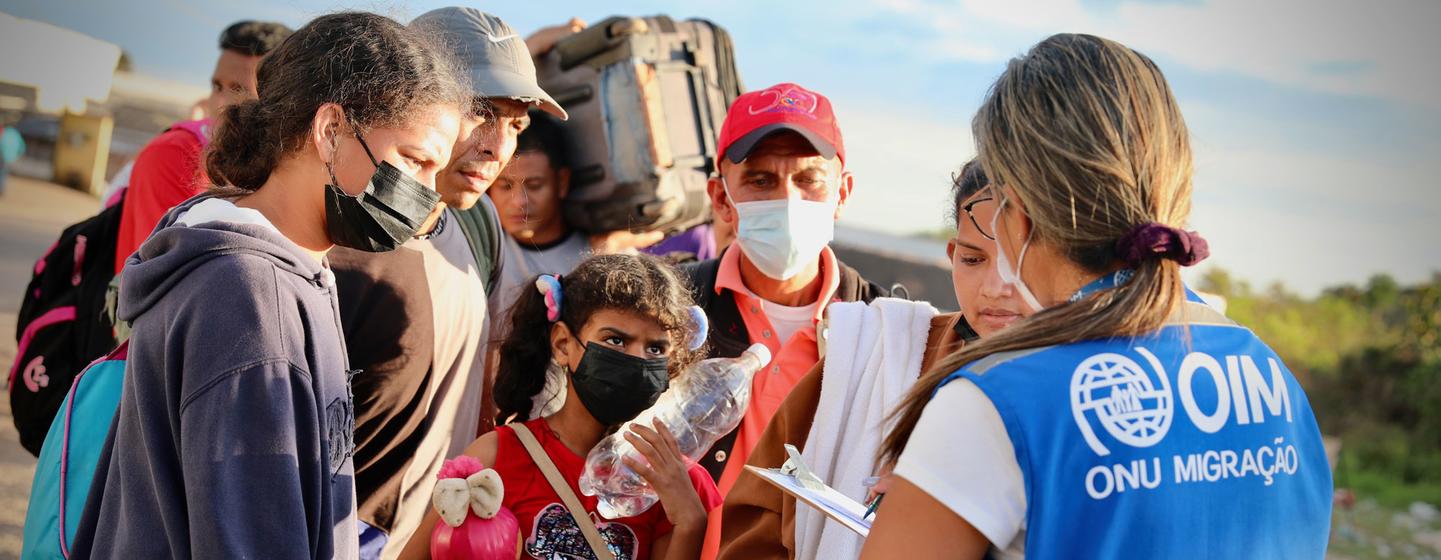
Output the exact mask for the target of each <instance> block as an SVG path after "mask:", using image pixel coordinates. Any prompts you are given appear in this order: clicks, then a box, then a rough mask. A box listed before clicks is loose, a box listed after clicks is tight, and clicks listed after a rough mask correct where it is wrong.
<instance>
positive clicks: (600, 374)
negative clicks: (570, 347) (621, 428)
mask: <svg viewBox="0 0 1441 560" xmlns="http://www.w3.org/2000/svg"><path fill="white" fill-rule="evenodd" d="M669 361H670V360H669V359H667V358H655V359H650V360H647V359H645V358H637V357H635V356H632V355H630V354H626V353H625V352H620V351H616V350H612V349H610V348H606V347H604V346H601V345H599V344H596V343H594V342H592V343H589V344H586V345H585V354H584V355H582V356H581V357H580V366H579V367H577V368H575V373H573V374H571V377H570V382H571V386H573V387H575V394H576V396H578V397H580V404H582V405H585V409H586V410H588V411H590V415H591V416H594V417H595V419H596V421H598V422H600V423H601V424H604V425H606V426H615V425H619V424H620V423H622V422H625V421H627V420H630V419H632V418H635V417H636V416H637V415H639V414H640V413H641V412H643V411H645V409H647V408H650V406H651V405H653V404H655V401H656V399H659V398H660V394H661V393H664V392H665V390H666V388H667V387H670V374H669V372H668V371H667V369H666V366H667V365H668V363H669Z"/></svg>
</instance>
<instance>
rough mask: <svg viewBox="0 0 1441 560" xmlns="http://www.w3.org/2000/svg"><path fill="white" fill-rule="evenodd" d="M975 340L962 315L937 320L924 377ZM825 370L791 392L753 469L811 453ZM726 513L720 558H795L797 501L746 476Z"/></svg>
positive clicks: (819, 367)
mask: <svg viewBox="0 0 1441 560" xmlns="http://www.w3.org/2000/svg"><path fill="white" fill-rule="evenodd" d="M972 334H973V333H972V332H971V331H970V327H969V326H967V325H966V324H965V319H964V318H962V316H961V314H960V313H947V314H944V315H937V316H935V317H933V318H932V319H931V328H930V332H929V334H928V336H927V338H926V352H925V355H924V356H923V357H922V358H921V371H922V372H924V371H927V370H929V369H930V368H931V367H932V366H934V365H935V364H936V362H938V361H940V359H941V358H944V357H945V356H947V355H949V354H951V353H952V352H955V351H956V350H959V349H960V348H961V346H962V344H964V338H963V336H971V335H972ZM824 369H825V362H824V361H822V362H821V363H818V364H816V366H815V367H814V368H812V369H811V371H810V372H809V373H807V374H806V375H805V377H802V378H801V380H800V382H799V383H797V384H796V386H795V388H793V389H791V392H790V395H788V396H787V397H786V400H785V401H784V402H783V403H781V407H780V409H779V410H778V411H776V414H775V416H774V417H772V418H771V421H770V423H769V424H767V425H766V429H765V432H764V433H763V434H762V435H761V438H760V440H758V441H757V442H756V446H755V448H754V449H753V450H751V455H750V457H749V458H748V459H747V460H746V464H747V465H755V466H757V467H762V468H779V467H780V466H781V464H782V463H785V461H786V453H785V447H784V445H785V444H786V443H790V444H792V445H795V446H796V448H797V449H804V448H805V444H806V438H808V437H809V436H810V431H811V421H812V419H814V418H815V415H816V406H817V405H818V404H819V403H820V398H821V375H822V372H823V371H824ZM721 508H722V510H721V518H722V519H724V523H722V524H721V538H720V549H719V553H718V554H717V556H716V558H718V559H720V560H733V559H745V560H751V559H761V558H766V559H787V560H788V559H790V558H794V557H795V544H796V543H795V537H796V531H795V514H796V499H795V498H794V497H793V496H790V495H788V494H786V493H784V492H782V491H781V490H780V489H779V488H776V487H775V485H772V484H771V483H769V482H766V481H764V480H761V479H760V477H757V476H755V475H754V474H751V473H750V472H749V471H745V472H742V474H741V476H740V478H738V479H736V483H735V486H733V487H731V491H730V493H729V494H726V497H725V504H724V505H722V506H721Z"/></svg>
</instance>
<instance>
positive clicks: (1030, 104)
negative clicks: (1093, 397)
mask: <svg viewBox="0 0 1441 560" xmlns="http://www.w3.org/2000/svg"><path fill="white" fill-rule="evenodd" d="M972 129H973V132H974V134H975V137H976V146H977V148H978V152H979V155H980V157H979V159H980V161H981V165H982V167H983V168H984V170H985V174H986V176H987V177H988V178H989V179H990V180H991V182H992V183H993V184H995V185H998V186H1008V187H1010V188H1008V189H1000V188H998V189H996V192H997V193H998V196H1009V195H1008V194H1005V193H1007V192H1010V193H1014V196H1016V197H1018V198H1019V199H1020V201H1021V202H1022V204H1021V205H1018V206H1024V208H1025V211H1026V214H1027V215H1028V216H1029V217H1030V219H1031V227H1032V228H1033V229H1032V235H1033V241H1032V243H1035V244H1047V245H1049V246H1050V247H1052V248H1055V249H1058V250H1059V252H1060V253H1061V254H1063V255H1065V256H1066V257H1067V258H1068V259H1069V260H1070V261H1071V262H1072V263H1073V264H1075V265H1076V266H1078V267H1079V268H1081V269H1083V270H1085V271H1087V272H1089V273H1091V274H1095V275H1100V274H1104V273H1106V272H1108V271H1111V270H1116V269H1119V268H1130V269H1132V270H1134V271H1135V274H1134V275H1133V276H1132V277H1131V279H1130V280H1129V281H1128V282H1125V283H1123V284H1121V285H1119V286H1117V287H1115V288H1112V289H1108V290H1101V291H1099V292H1096V293H1094V294H1091V295H1089V296H1087V297H1085V298H1083V299H1081V300H1080V301H1076V302H1071V303H1066V304H1062V305H1059V306H1056V307H1052V308H1048V309H1044V310H1042V311H1040V312H1038V313H1036V314H1035V315H1032V316H1031V317H1030V318H1028V319H1026V320H1024V321H1022V322H1020V323H1017V324H1016V325H1015V326H1014V327H1011V328H1010V329H1007V330H1004V331H1001V332H1000V333H997V334H995V335H993V336H990V337H988V338H985V339H982V340H981V341H980V342H978V343H976V344H970V345H966V347H964V348H962V349H961V350H960V351H958V352H956V353H955V354H953V355H951V356H948V357H946V358H945V359H943V360H941V362H940V363H939V364H937V365H936V366H935V368H934V369H932V370H931V371H928V372H926V373H925V374H923V375H922V376H921V378H920V380H919V381H917V383H916V385H915V386H914V388H912V390H911V391H910V393H909V394H907V395H906V397H905V399H904V400H903V401H902V403H901V404H900V406H899V407H898V408H897V409H896V410H895V411H894V412H893V413H892V415H891V418H890V419H891V421H892V422H893V428H892V429H891V430H890V431H889V432H888V433H887V434H886V438H885V441H884V442H883V443H882V445H881V449H880V454H879V457H878V460H879V461H880V462H882V463H888V462H892V461H895V460H896V459H898V458H899V457H900V454H901V452H902V451H903V450H904V449H905V446H906V442H907V441H908V440H909V439H910V436H911V433H912V431H914V430H915V427H916V423H917V422H918V421H919V420H920V418H921V412H922V410H923V409H924V408H925V407H926V404H927V403H928V402H930V400H931V397H932V396H933V395H934V394H935V392H936V390H937V389H938V388H939V387H940V386H941V383H942V381H944V380H945V378H946V377H947V376H949V375H950V374H951V373H953V372H955V371H957V370H959V369H961V368H963V367H966V366H967V365H969V364H972V363H974V362H976V361H977V360H980V359H982V358H985V357H987V356H992V355H995V354H999V353H1002V352H1011V351H1016V350H1026V349H1032V348H1041V347H1046V346H1053V345H1062V344H1071V343H1076V342H1081V341H1086V340H1097V339H1106V338H1115V337H1131V336H1139V335H1144V334H1148V333H1152V332H1155V331H1156V330H1158V329H1160V328H1161V327H1162V326H1163V325H1164V324H1165V323H1166V321H1167V320H1168V319H1169V318H1170V316H1171V314H1172V313H1173V312H1174V311H1175V310H1177V309H1178V308H1180V307H1181V305H1182V303H1184V301H1185V288H1184V285H1183V284H1182V282H1181V264H1182V263H1185V264H1194V263H1195V262H1198V261H1199V260H1200V259H1201V258H1204V257H1205V252H1206V247H1205V243H1204V241H1202V240H1200V238H1199V236H1195V235H1194V234H1192V233H1189V232H1184V231H1181V230H1180V228H1181V226H1183V225H1184V223H1185V221H1186V219H1187V218H1188V217H1189V215H1190V210H1191V171H1192V163H1191V147H1190V140H1189V136H1188V133H1187V131H1186V123H1185V120H1184V119H1183V118H1182V117H1181V112H1180V108H1179V106H1178V105H1177V103H1176V100H1175V97H1174V96H1173V95H1172V94H1171V90H1170V87H1169V86H1168V85H1167V84H1166V80H1165V77H1164V76H1162V75H1161V71H1160V69H1159V68H1157V67H1156V65H1155V63H1153V62H1152V61H1151V60H1150V59H1148V58H1146V57H1145V55H1142V54H1141V53H1138V52H1136V51H1134V50H1131V49H1130V48H1127V47H1126V46H1125V45H1121V44H1119V43H1116V42H1114V41H1109V40H1106V39H1102V38H1099V37H1094V36H1090V35H1070V34H1062V35H1055V36H1052V37H1049V38H1047V39H1046V40H1044V41H1041V43H1039V44H1037V45H1036V46H1035V47H1033V48H1032V49H1031V51H1030V52H1028V53H1027V54H1026V55H1024V56H1021V57H1019V58H1016V59H1014V60H1012V61H1011V62H1010V63H1009V65H1008V66H1007V68H1006V71H1005V72H1004V73H1002V74H1001V76H1000V78H998V79H997V80H996V83H995V84H994V85H993V86H992V87H991V91H990V93H989V94H988V95H987V98H986V101H985V102H984V103H983V104H982V105H981V108H980V110H979V111H977V113H976V117H975V119H974V120H973V121H972Z"/></svg>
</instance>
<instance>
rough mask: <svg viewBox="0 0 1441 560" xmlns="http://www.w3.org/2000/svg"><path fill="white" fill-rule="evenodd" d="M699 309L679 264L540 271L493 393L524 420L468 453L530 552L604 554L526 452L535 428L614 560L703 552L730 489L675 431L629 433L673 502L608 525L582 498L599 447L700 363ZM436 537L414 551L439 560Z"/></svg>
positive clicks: (606, 259) (513, 418)
mask: <svg viewBox="0 0 1441 560" xmlns="http://www.w3.org/2000/svg"><path fill="white" fill-rule="evenodd" d="M690 306H691V299H690V295H689V292H688V291H687V289H686V288H685V287H684V285H683V284H682V283H681V281H680V280H679V279H678V278H677V276H676V272H675V271H674V270H673V269H671V268H670V267H669V266H668V265H665V264H663V263H661V262H660V261H658V260H656V259H655V258H652V257H647V256H637V255H603V256H595V257H591V258H589V259H587V260H585V261H584V262H582V263H581V264H580V265H579V266H577V267H576V269H575V270H574V271H573V272H571V273H570V274H568V275H566V276H565V277H564V278H555V277H551V276H542V277H540V278H539V279H537V286H536V289H534V290H525V291H524V293H523V294H522V295H521V298H520V300H519V301H518V302H517V303H516V305H515V307H514V308H513V310H512V312H511V323H512V329H511V331H510V335H509V338H507V339H506V341H505V343H504V344H503V345H502V347H501V359H500V371H499V375H498V377H497V379H496V382H495V390H494V395H495V399H496V404H497V405H498V407H499V409H500V411H501V417H500V418H499V419H498V420H497V423H504V422H506V421H510V422H512V423H511V424H510V425H506V426H501V427H499V428H497V429H496V430H495V431H493V432H490V433H488V434H485V435H483V436H481V437H480V438H479V439H477V440H476V441H475V442H474V443H472V444H471V445H470V447H469V448H467V449H466V451H465V454H466V455H470V456H472V457H476V458H478V459H480V461H481V463H483V464H484V465H486V466H487V467H491V468H494V469H495V470H496V471H497V472H498V473H499V474H500V477H501V479H502V480H503V481H504V482H505V499H504V504H503V505H504V506H505V507H506V508H508V509H510V510H511V511H512V512H513V513H514V514H515V515H516V517H517V518H518V520H519V521H520V526H521V531H522V535H521V536H522V540H523V545H522V546H523V548H524V550H525V552H526V553H527V554H528V555H529V556H527V557H534V558H552V557H566V558H572V557H574V558H589V557H591V556H592V554H593V552H592V545H591V544H590V543H589V542H588V541H587V539H586V537H585V536H584V534H583V530H582V528H581V526H580V524H578V523H577V522H576V516H574V515H572V513H571V511H570V509H568V507H567V505H566V504H565V502H566V499H565V497H564V496H562V492H560V491H557V488H556V487H555V486H553V485H552V484H551V483H550V482H548V480H547V478H546V476H545V474H544V470H545V467H541V466H538V464H537V460H535V459H533V458H532V455H531V453H530V452H529V451H527V449H526V443H525V442H524V438H526V437H527V434H530V436H531V437H534V438H535V443H537V444H538V448H539V450H541V452H542V453H543V454H544V462H549V463H552V464H553V465H554V467H555V469H556V471H557V472H558V474H559V478H560V479H563V480H564V484H565V485H566V486H567V488H564V489H560V490H561V491H563V492H566V493H570V494H573V495H574V496H575V497H576V498H577V501H578V504H577V505H578V506H579V507H581V508H583V509H584V510H585V511H584V513H583V515H582V516H583V517H585V518H586V519H588V520H591V521H593V522H594V524H595V527H596V529H597V533H598V534H599V537H600V538H601V539H602V540H603V541H604V544H603V545H602V546H604V547H605V548H608V549H609V550H610V552H611V553H612V554H613V555H614V557H615V558H624V559H637V560H643V559H646V558H657V559H659V558H695V557H697V556H698V555H699V554H700V546H701V540H702V538H703V537H704V535H705V523H706V515H707V513H708V512H709V510H710V509H712V508H714V507H716V506H718V505H720V501H721V500H720V495H719V493H718V492H717V491H716V488H715V484H714V483H713V482H712V481H711V478H710V476H709V475H708V474H706V471H705V469H703V468H701V467H700V466H698V465H696V464H694V463H692V462H690V461H689V459H687V458H686V457H685V456H684V455H683V454H681V453H680V450H679V449H678V446H677V444H676V441H675V439H674V438H673V437H672V436H671V434H670V433H669V432H667V431H666V430H665V428H664V427H663V426H660V425H656V426H655V429H651V428H647V427H643V426H637V427H635V428H634V430H633V431H632V432H631V433H629V434H627V436H626V437H627V439H629V440H630V442H631V443H632V444H633V445H635V447H636V449H637V450H638V451H640V452H641V454H642V455H644V456H645V458H646V460H647V462H648V463H649V465H639V464H632V463H628V464H629V465H630V467H631V468H632V469H634V470H635V471H636V472H637V473H639V474H640V475H641V476H643V477H644V478H645V479H646V480H647V481H648V482H649V483H650V484H651V486H652V487H654V488H655V489H656V493H657V494H658V495H659V496H660V506H661V507H652V508H651V509H649V510H647V511H646V512H644V513H642V514H641V515H638V516H635V517H627V518H623V519H616V520H606V519H604V518H602V517H601V516H600V515H599V513H597V511H596V498H594V497H590V496H585V495H583V494H581V493H580V491H579V488H578V484H577V483H578V480H579V479H580V475H581V471H582V468H583V466H584V464H585V457H586V455H587V454H588V453H589V452H590V450H591V448H593V447H595V445H596V444H597V443H599V442H600V441H601V439H602V438H603V437H605V436H606V435H607V434H608V433H609V432H610V431H611V430H613V429H615V428H616V427H618V426H619V425H621V424H623V423H625V422H626V421H628V420H630V419H632V418H635V417H636V415H638V414H640V413H641V411H643V410H645V409H646V408H649V407H650V405H651V404H653V403H654V402H655V400H656V398H658V397H659V396H660V394H661V392H663V391H664V390H665V389H666V387H667V386H668V385H669V380H670V378H671V377H674V376H675V375H678V374H679V373H680V372H683V371H685V370H686V369H687V368H688V367H689V366H690V365H691V364H692V363H694V362H695V361H696V360H697V359H698V358H699V357H700V356H701V354H700V353H699V346H700V345H698V344H692V343H693V342H695V341H696V340H697V337H698V336H700V337H703V336H704V335H703V334H701V335H697V330H699V329H698V328H697V327H696V326H695V325H693V323H692V320H691V314H690V313H689V310H688V308H689V307H690ZM533 411H535V412H536V413H535V414H533ZM436 519H437V516H436V514H435V513H434V512H431V513H430V514H429V515H428V516H427V517H426V520H425V522H424V523H422V524H421V527H420V529H419V530H418V531H417V532H416V535H425V536H426V537H428V536H429V535H430V533H431V531H432V530H433V528H434V527H435V523H436ZM582 523H584V521H583V522H582ZM429 540H430V539H429V538H413V539H411V541H410V544H409V545H408V546H407V548H406V550H405V554H404V555H403V557H405V558H427V557H429V553H430V549H429V546H430V543H429Z"/></svg>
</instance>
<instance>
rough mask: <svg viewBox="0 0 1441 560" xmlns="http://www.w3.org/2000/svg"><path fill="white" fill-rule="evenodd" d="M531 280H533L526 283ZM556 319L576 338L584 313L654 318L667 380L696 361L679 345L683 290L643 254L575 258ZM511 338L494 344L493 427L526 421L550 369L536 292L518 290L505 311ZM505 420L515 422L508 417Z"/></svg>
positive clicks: (683, 327) (686, 292)
mask: <svg viewBox="0 0 1441 560" xmlns="http://www.w3.org/2000/svg"><path fill="white" fill-rule="evenodd" d="M532 280H533V279H532ZM561 294H562V295H561V297H562V301H561V310H560V320H561V322H563V323H565V324H566V326H568V327H570V332H572V333H574V334H575V335H576V336H579V335H580V332H581V330H583V329H585V326H586V323H587V322H589V321H590V318H591V316H593V315H595V314H596V313H597V312H599V311H601V310H604V309H615V310H622V311H627V312H631V313H639V314H641V315H645V316H647V317H653V318H655V320H656V321H658V322H660V324H661V326H662V327H664V328H665V330H666V333H667V334H669V335H670V338H671V341H672V342H673V344H672V345H671V352H670V375H671V378H672V379H674V378H675V377H676V376H677V375H680V373H681V372H683V371H685V370H686V369H687V368H689V367H690V366H691V365H692V364H694V363H695V362H696V360H698V359H700V357H701V356H704V355H705V349H704V348H700V349H697V350H691V349H689V348H688V346H689V345H688V344H686V341H687V340H689V339H690V336H691V333H692V332H693V329H694V326H693V325H692V324H691V319H690V313H689V312H688V311H687V308H689V307H690V306H691V305H692V300H691V296H690V289H689V288H688V287H687V286H686V285H685V284H684V283H683V282H682V281H681V279H680V275H679V273H678V272H676V270H675V269H674V268H672V267H671V266H670V265H668V264H666V263H664V262H662V261H661V260H659V259H657V258H655V257H652V256H649V255H596V256H593V257H590V258H587V259H586V260H584V261H582V262H581V263H580V265H579V266H577V267H575V270H574V271H571V273H570V274H566V275H564V276H563V277H562V278H561ZM510 324H511V328H510V334H509V335H508V336H507V337H506V339H505V341H504V342H502V343H501V346H500V365H499V368H498V371H497V374H496V378H495V389H494V394H495V404H496V406H497V408H498V409H499V415H497V417H496V423H497V424H503V423H505V422H506V421H507V420H513V421H516V422H521V421H525V420H529V419H530V409H531V397H533V396H535V395H536V394H537V393H540V391H541V389H543V388H544V387H545V371H546V368H547V367H548V366H549V365H550V361H551V355H550V328H551V327H550V325H551V323H550V321H549V320H548V319H547V318H546V307H545V297H544V296H542V295H541V294H540V291H539V290H535V289H523V290H521V295H520V298H519V299H518V300H516V302H515V306H514V307H513V308H512V309H511V312H510ZM512 416H513V417H514V418H512Z"/></svg>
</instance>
